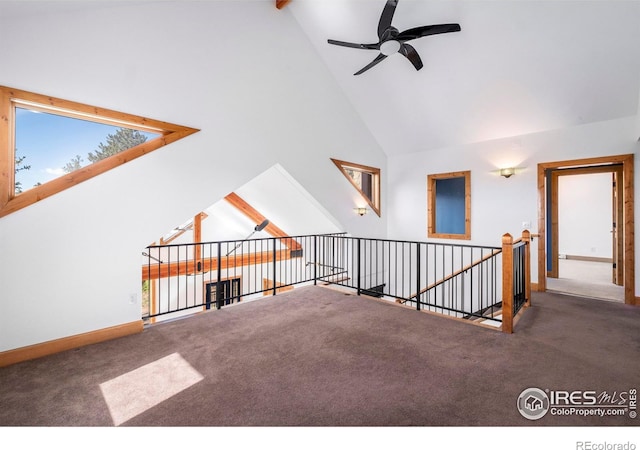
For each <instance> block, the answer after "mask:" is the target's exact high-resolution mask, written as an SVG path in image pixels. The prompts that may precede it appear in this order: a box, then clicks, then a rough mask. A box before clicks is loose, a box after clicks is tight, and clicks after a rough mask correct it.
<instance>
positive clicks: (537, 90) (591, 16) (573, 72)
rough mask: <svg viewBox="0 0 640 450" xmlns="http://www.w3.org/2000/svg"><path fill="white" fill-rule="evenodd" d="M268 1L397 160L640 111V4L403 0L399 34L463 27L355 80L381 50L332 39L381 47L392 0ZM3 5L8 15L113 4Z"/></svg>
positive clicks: (417, 43)
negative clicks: (413, 58) (414, 60)
mask: <svg viewBox="0 0 640 450" xmlns="http://www.w3.org/2000/svg"><path fill="white" fill-rule="evenodd" d="M203 1H222V0H203ZM264 1H269V2H270V3H274V5H273V6H272V8H273V11H274V14H290V15H292V16H293V19H294V20H295V22H297V24H298V25H299V27H300V29H301V30H302V31H303V32H304V33H305V34H306V35H307V36H308V38H309V41H310V43H311V45H312V46H313V47H314V48H315V50H316V52H317V55H318V57H319V58H321V59H322V61H323V62H324V63H325V64H326V66H327V68H328V70H329V72H330V73H331V74H332V75H333V77H334V78H335V80H336V82H337V84H338V85H339V86H340V88H341V89H342V91H343V92H344V94H345V96H346V97H347V98H348V100H349V101H350V102H351V104H352V105H353V107H354V108H355V110H356V111H357V112H358V114H359V115H360V117H361V118H362V120H363V122H364V123H365V124H366V126H367V127H368V129H369V130H370V131H371V133H372V134H373V136H374V137H375V139H376V140H377V141H378V143H379V144H380V145H381V147H382V148H383V149H384V151H385V152H386V154H387V155H389V156H393V155H398V154H403V153H409V152H419V151H428V150H435V149H442V148H448V147H452V146H457V145H465V144H470V143H475V142H481V141H487V140H492V139H499V138H506V137H514V136H520V135H523V134H528V133H536V132H541V131H546V130H554V129H560V128H565V127H571V126H577V125H581V124H586V123H591V122H599V121H606V120H610V119H617V118H621V117H627V116H634V115H637V114H638V112H639V111H638V103H639V97H640V51H638V49H639V48H640V0H622V1H617V0H590V1H581V0H518V1H515V0H466V1H465V0H400V1H399V2H398V6H397V8H396V11H395V15H394V17H393V22H392V24H393V25H394V26H395V27H396V28H398V29H399V30H400V31H402V30H405V29H408V28H413V27H419V26H423V25H432V24H440V23H459V24H460V26H461V28H462V30H461V31H460V32H455V33H447V34H439V35H434V36H427V37H423V38H420V39H416V40H414V41H412V42H411V45H413V47H414V48H415V49H416V51H417V52H418V54H419V55H420V57H421V59H422V61H423V63H424V67H423V68H422V69H421V70H420V71H416V70H415V69H414V67H413V66H412V65H411V63H410V62H409V61H408V60H407V59H405V58H404V57H403V56H402V55H400V54H393V55H391V56H389V57H388V58H387V59H386V60H384V61H382V62H381V63H380V64H378V65H376V66H375V67H373V68H372V69H370V70H368V71H367V72H365V73H363V74H362V75H358V76H354V75H353V74H354V73H355V72H356V71H358V70H359V69H361V68H362V67H364V66H365V65H367V64H368V63H369V62H371V61H372V60H373V59H374V58H375V57H376V56H377V54H378V52H377V51H376V50H364V49H357V48H347V47H339V46H335V45H329V44H328V43H327V39H336V40H341V41H348V42H355V43H373V42H377V41H378V36H377V28H378V22H379V20H380V15H381V12H382V10H383V7H384V5H385V0H291V1H290V2H281V3H282V4H281V5H280V6H281V9H279V10H278V9H276V8H275V1H273V0H264ZM145 2H147V3H148V0H137V1H129V3H145ZM1 3H2V8H1V9H0V12H1V13H2V14H3V15H4V16H5V17H6V16H7V15H13V16H24V15H33V14H47V13H50V12H60V11H73V10H76V9H80V8H83V9H86V8H100V7H106V6H107V5H112V4H113V2H110V1H107V2H105V1H91V2H84V1H83V2H80V1H68V2H42V1H20V2H16V1H14V2H5V1H2V2H1ZM241 3H242V2H238V5H239V6H238V7H239V8H240V7H241V6H240V5H241ZM236 38H238V37H236ZM239 38H240V39H241V38H242V37H241V36H240V37H239ZM293 58H294V59H295V55H293ZM294 62H295V61H293V62H292V63H294Z"/></svg>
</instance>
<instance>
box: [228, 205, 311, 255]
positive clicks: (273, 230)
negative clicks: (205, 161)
mask: <svg viewBox="0 0 640 450" xmlns="http://www.w3.org/2000/svg"><path fill="white" fill-rule="evenodd" d="M224 199H225V200H226V201H228V202H229V203H231V205H232V206H234V207H235V208H236V209H237V210H238V211H240V212H241V213H243V214H244V215H245V216H247V217H248V218H249V219H251V220H252V221H253V222H254V223H255V224H260V223H262V222H263V221H265V220H267V218H266V217H265V216H263V215H262V214H260V212H259V211H258V210H256V209H255V208H254V207H253V206H251V205H250V204H249V203H247V202H246V201H245V200H244V199H243V198H242V197H240V196H239V195H238V194H236V193H235V192H232V193H231V194H229V195H227V196H226V197H225V198H224ZM264 231H266V232H267V233H269V234H270V235H271V236H273V237H277V238H280V242H282V243H283V244H284V245H285V246H286V247H287V248H289V249H291V250H300V249H301V248H302V246H301V245H300V244H299V243H298V242H297V241H296V240H294V239H291V238H289V239H287V237H288V236H289V235H288V234H287V233H285V232H284V231H282V230H281V229H280V228H278V227H277V226H276V225H275V224H274V223H272V222H269V225H267V226H266V227H265V229H264Z"/></svg>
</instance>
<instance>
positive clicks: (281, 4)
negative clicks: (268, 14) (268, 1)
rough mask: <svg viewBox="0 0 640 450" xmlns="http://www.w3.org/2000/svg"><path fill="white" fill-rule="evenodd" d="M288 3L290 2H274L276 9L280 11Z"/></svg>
mask: <svg viewBox="0 0 640 450" xmlns="http://www.w3.org/2000/svg"><path fill="white" fill-rule="evenodd" d="M290 1H291V0H276V8H278V9H282V8H284V7H285V6H287V4H288V3H289V2H290Z"/></svg>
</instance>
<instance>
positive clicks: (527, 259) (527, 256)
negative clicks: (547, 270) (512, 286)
mask: <svg viewBox="0 0 640 450" xmlns="http://www.w3.org/2000/svg"><path fill="white" fill-rule="evenodd" d="M522 241H523V242H524V243H525V246H524V277H525V278H524V294H525V306H526V307H527V308H528V307H529V306H531V232H530V231H529V230H524V231H523V232H522Z"/></svg>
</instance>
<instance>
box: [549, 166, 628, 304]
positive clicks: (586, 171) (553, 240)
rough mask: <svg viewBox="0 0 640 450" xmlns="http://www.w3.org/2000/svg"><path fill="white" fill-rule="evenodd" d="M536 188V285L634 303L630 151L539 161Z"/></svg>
mask: <svg viewBox="0 0 640 450" xmlns="http://www.w3.org/2000/svg"><path fill="white" fill-rule="evenodd" d="M587 177H589V178H587ZM572 190H573V196H572V192H571V191H572ZM576 190H578V191H579V192H576ZM538 193H539V223H538V229H539V234H540V240H539V242H538V290H540V291H545V290H547V289H552V290H556V291H560V292H567V293H572V294H577V295H582V296H586V297H596V298H603V299H607V300H614V301H621V302H622V301H623V302H624V303H627V304H635V264H634V236H633V226H634V225H633V223H634V214H633V212H634V205H633V155H621V156H610V157H602V158H590V159H582V160H573V161H561V162H553V163H542V164H539V165H538ZM585 196H586V197H585ZM567 212H569V213H570V214H567ZM572 221H573V222H572ZM607 234H608V236H607Z"/></svg>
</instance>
